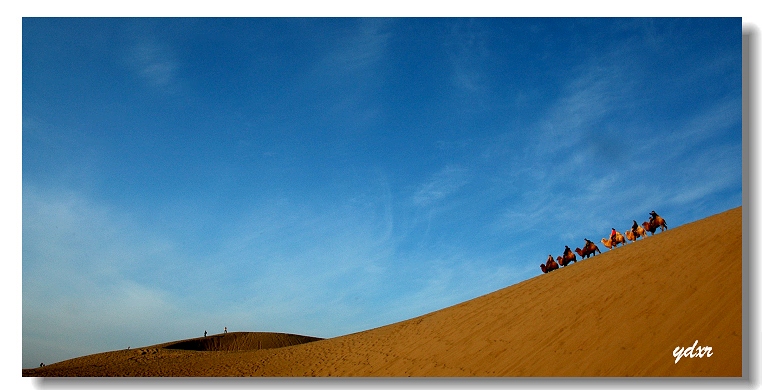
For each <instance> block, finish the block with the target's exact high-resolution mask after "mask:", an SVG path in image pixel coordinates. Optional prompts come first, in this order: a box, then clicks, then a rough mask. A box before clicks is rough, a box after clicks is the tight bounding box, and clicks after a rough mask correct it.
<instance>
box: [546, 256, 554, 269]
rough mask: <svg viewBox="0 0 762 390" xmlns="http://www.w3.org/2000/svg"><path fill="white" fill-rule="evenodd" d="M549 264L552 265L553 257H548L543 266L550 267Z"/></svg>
mask: <svg viewBox="0 0 762 390" xmlns="http://www.w3.org/2000/svg"><path fill="white" fill-rule="evenodd" d="M551 263H553V255H548V260H547V261H546V262H545V265H547V266H548V267H550V264H551Z"/></svg>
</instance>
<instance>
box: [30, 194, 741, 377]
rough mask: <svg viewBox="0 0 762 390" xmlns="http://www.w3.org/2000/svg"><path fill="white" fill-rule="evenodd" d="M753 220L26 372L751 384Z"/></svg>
mask: <svg viewBox="0 0 762 390" xmlns="http://www.w3.org/2000/svg"><path fill="white" fill-rule="evenodd" d="M742 213H743V211H742V208H741V207H737V208H734V209H731V210H728V211H726V212H723V213H720V214H717V215H714V216H711V217H708V218H705V219H702V220H699V221H695V222H692V223H689V224H685V225H682V226H676V227H670V229H669V230H667V231H664V232H659V231H658V230H657V233H656V234H655V235H653V236H651V235H649V236H648V237H647V238H645V239H638V240H637V241H636V242H628V243H627V245H625V246H623V247H618V248H615V249H613V250H607V249H605V248H603V246H602V245H599V247H600V248H601V249H602V250H603V253H602V254H598V255H596V256H594V257H591V258H589V259H585V260H581V259H580V257H579V256H577V260H578V261H577V263H573V264H571V265H569V266H567V267H564V268H561V269H559V270H556V271H553V272H551V273H548V274H542V273H541V271H540V269H539V264H540V263H541V262H542V261H543V259H537V264H538V268H537V272H538V275H537V276H536V277H533V278H530V279H528V280H525V281H522V282H520V283H517V284H514V285H511V286H508V287H505V288H503V289H500V290H497V291H494V292H492V293H489V294H486V295H483V296H481V297H477V298H474V299H471V300H468V301H465V302H462V303H460V304H457V305H454V306H451V307H447V308H444V309H441V310H438V311H434V312H431V313H428V314H425V315H422V316H419V317H415V318H412V319H409V320H406V321H401V322H397V323H393V324H389V325H386V326H382V327H378V328H374V329H370V330H366V331H362V332H358V333H353V334H348V335H344V336H339V337H334V338H329V339H319V338H314V337H310V336H304V335H293V334H284V333H269V332H231V333H227V334H216V335H209V336H207V337H199V338H193V339H187V340H177V341H169V342H166V343H162V344H157V345H151V346H146V347H140V348H131V349H129V350H118V351H109V352H102V353H97V354H93V355H88V356H82V357H78V358H74V359H69V360H65V361H62V362H58V363H54V364H49V365H47V366H44V367H39V368H33V369H22V376H32V377H38V376H151V377H157V376H159V377H163V376H185V377H205V376H273V377H280V376H296V377H299V376H359V377H459V376H463V377H505V376H508V377H557V376H560V377H597V376H603V377H629V376H646V377H741V376H742V374H743V372H742V369H743V344H744V343H743V339H742V333H743V329H742V325H743V324H742V296H743V285H742V279H743V275H742V260H743V259H742V244H743V237H742V236H743V234H742V220H743V216H742ZM667 220H668V221H669V219H668V218H667ZM681 348H682V349H681ZM678 351H680V352H682V353H681V354H679V355H678V354H677V352H678ZM676 355H678V356H679V359H678V357H677V356H676Z"/></svg>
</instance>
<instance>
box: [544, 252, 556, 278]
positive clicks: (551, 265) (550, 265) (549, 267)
mask: <svg viewBox="0 0 762 390" xmlns="http://www.w3.org/2000/svg"><path fill="white" fill-rule="evenodd" d="M540 269H541V270H542V273H544V274H547V273H548V272H550V271H553V270H557V269H558V263H556V261H555V260H553V256H550V257H549V258H548V261H547V263H545V264H540Z"/></svg>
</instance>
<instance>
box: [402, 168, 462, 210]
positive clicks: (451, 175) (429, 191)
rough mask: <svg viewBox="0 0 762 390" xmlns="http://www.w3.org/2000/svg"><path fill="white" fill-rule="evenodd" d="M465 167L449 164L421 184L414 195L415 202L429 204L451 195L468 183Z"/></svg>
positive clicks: (421, 204) (423, 204) (420, 204)
mask: <svg viewBox="0 0 762 390" xmlns="http://www.w3.org/2000/svg"><path fill="white" fill-rule="evenodd" d="M466 173H467V171H466V169H465V168H462V167H459V166H455V165H448V166H446V167H445V168H444V169H442V170H441V171H439V172H437V173H436V174H434V175H433V176H432V177H431V178H430V179H429V180H428V181H426V182H425V183H423V184H421V185H420V186H419V188H418V190H417V191H416V192H415V194H414V195H413V203H415V204H416V205H418V206H429V205H431V204H433V203H435V202H438V201H441V200H442V199H444V198H446V197H448V196H450V195H451V194H453V193H455V192H456V191H458V190H459V189H460V188H461V187H463V186H464V185H466V184H467V183H468V178H467V175H466Z"/></svg>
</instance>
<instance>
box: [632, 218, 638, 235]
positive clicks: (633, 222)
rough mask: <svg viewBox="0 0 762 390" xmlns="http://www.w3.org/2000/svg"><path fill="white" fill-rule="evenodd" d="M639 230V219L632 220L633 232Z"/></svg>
mask: <svg viewBox="0 0 762 390" xmlns="http://www.w3.org/2000/svg"><path fill="white" fill-rule="evenodd" d="M636 230H638V221H636V220H634V219H633V220H632V232H633V233H635V231H636Z"/></svg>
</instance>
